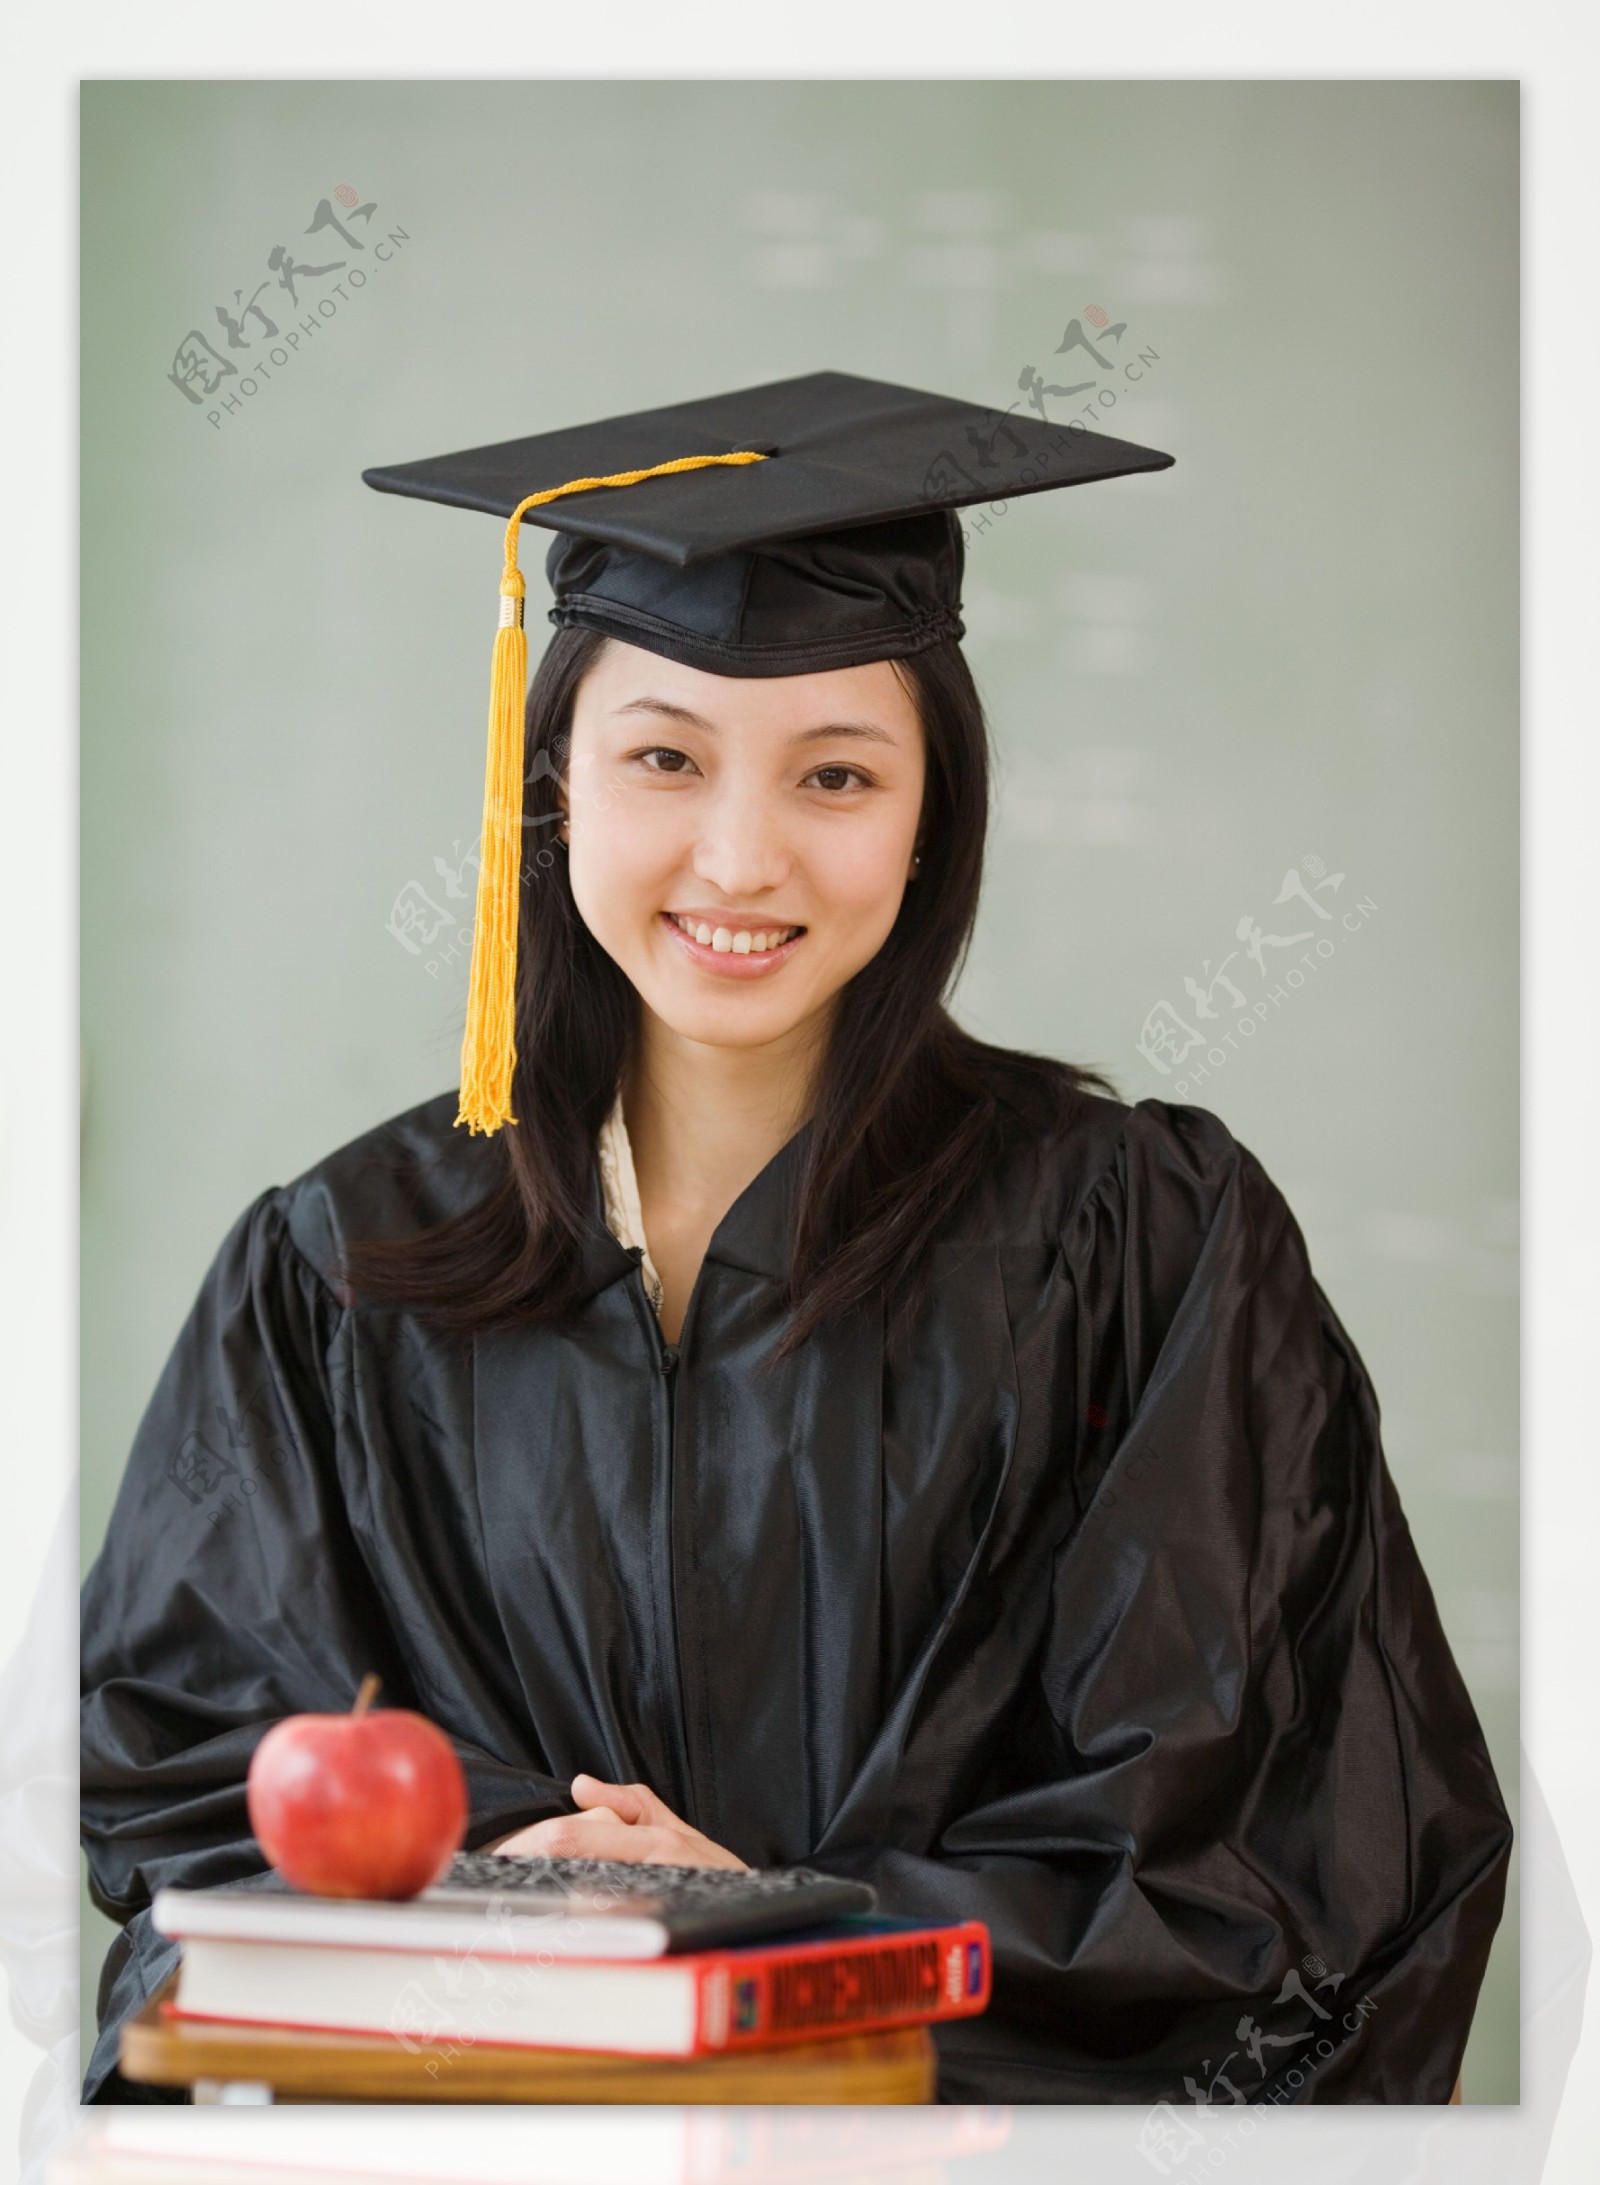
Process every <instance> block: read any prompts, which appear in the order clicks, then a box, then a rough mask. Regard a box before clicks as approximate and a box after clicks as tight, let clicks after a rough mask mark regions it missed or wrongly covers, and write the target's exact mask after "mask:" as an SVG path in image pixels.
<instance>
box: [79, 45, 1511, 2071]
mask: <svg viewBox="0 0 1600 2185" xmlns="http://www.w3.org/2000/svg"><path fill="white" fill-rule="evenodd" d="M82 156H83V169H82V233H83V266H82V344H83V349H82V399H83V461H82V480H83V510H82V541H83V638H84V649H83V661H82V747H81V748H82V886H83V897H82V1004H83V1065H84V1094H83V1180H82V1240H81V1241H82V1255H81V1266H82V1319H81V1344H82V1412H81V1416H82V1487H81V1509H82V1558H83V1567H84V1568H85V1569H86V1568H87V1566H88V1564H89V1562H90V1561H91V1560H92V1558H93V1556H94V1555H95V1554H96V1552H97V1551H98V1548H99V1545H100V1542H101V1539H102V1537H103V1533H104V1529H105V1522H106V1516H107V1513H108V1511H109V1508H110V1505H111V1502H112V1498H113V1496H114V1493H115V1490H116V1485H117V1481H118V1478H119V1476H120V1473H121V1469H122V1466H123V1463H124V1460H125V1458H126V1454H127V1450H128V1446H129V1443H130V1442H131V1439H132V1436H133V1433H134V1429H135V1427H136V1425H137V1422H138V1419H139V1416H140V1414H141V1412H142V1411H143V1409H144V1406H145V1404H146V1402H147V1401H148V1399H149V1396H150V1393H151V1391H152V1389H153V1387H154V1385H155V1381H156V1377H157V1375H158V1373H159V1371H160V1369H161V1366H162V1363H163V1361H164V1359H165V1357H166V1355H167V1352H168V1350H169V1349H170V1346H171V1344H172V1342H173V1340H174V1338H175V1337H176V1335H177V1332H178V1329H179V1326H180V1324H181V1322H182V1320H183V1318H184V1315H185V1313H186V1312H187V1310H188V1307H189V1304H190V1302H191V1300H192V1299H193V1296H194V1293H195V1290H196V1288H197V1286H198V1284H199V1282H200V1279H201V1277H202V1275H203V1274H204V1272H205V1270H206V1267H207V1266H208V1264H209V1262H210V1260H211V1258H212V1255H213V1254H214V1252H215V1251H216V1248H217V1246H218V1244H219V1243H220V1241H221V1239H222V1236H223V1234H224V1232H225V1231H226V1230H227V1228H228V1227H229V1225H230V1224H231V1223H232V1222H233V1220H234V1219H235V1218H236V1216H237V1215H238V1214H239V1213H240V1212H241V1211H242V1210H243V1208H244V1206H245V1205H246V1204H247V1203H248V1202H249V1201H250V1200H251V1199H252V1198H253V1197H254V1196H255V1195H256V1194H257V1193H258V1192H260V1191H261V1190H263V1189H264V1188H265V1187H266V1186H268V1185H269V1184H273V1183H281V1182H287V1181H288V1180H289V1179H291V1178H292V1177H294V1176H295V1175H297V1174H298V1173H299V1172H300V1171H301V1170H303V1169H304V1168H306V1167H308V1166H310V1165H311V1164H312V1163H313V1162H315V1161H316V1160H318V1159H320V1158H321V1157H322V1156H323V1155H324V1154H326V1153H328V1152H329V1151H331V1150H332V1149H333V1148H334V1147H336V1146H338V1145H340V1144H342V1143H343V1142H345V1141H346V1140H347V1139H349V1138H352V1137H354V1136H356V1135H358V1134H359V1133H361V1132H363V1131H365V1130H367V1129H369V1128H370V1127H371V1126H372V1125H373V1124H375V1123H377V1122H379V1121H381V1120H382V1119H383V1118H385V1117H386V1116H389V1115H392V1114H394V1113H396V1112H397V1111H399V1110H401V1109H403V1108H406V1107H409V1106H410V1105H412V1104H413V1103H415V1102H417V1101H419V1100H423V1099H426V1098H428V1097H430V1096H432V1095H433V1094H436V1093H438V1092H441V1091H443V1090H445V1089H447V1088H449V1087H452V1086H453V1085H454V1084H455V1082H456V1066H457V1056H458V1051H459V1045H460V1038H461V1025H462V1019H463V1013H464V1004H465V993H466V970H467V951H466V947H465V946H464V945H463V937H464V935H465V933H466V931H467V928H468V924H469V921H470V916H471V894H472V885H473V872H472V869H471V866H470V862H469V860H470V857H471V853H472V850H473V845H474V842H475V839H476V836H477V831H478V825H479V817H480V811H481V802H482V767H483V737H484V709H485V704H486V697H487V688H488V666H489V654H490V647H491V642H492V634H493V626H494V621H495V612H496V606H495V595H496V588H497V582H498V575H499V552H500V549H499V527H498V525H497V524H496V523H494V522H492V521H490V520H488V519H486V518H483V517H481V516H478V515H474V514H470V513H467V512H461V511H456V510H448V509H432V508H425V507H422V506H420V505H418V504H414V503H406V502H404V501H401V500H398V499H394V498H390V497H386V496H380V495H377V494H374V493H372V492H370V491H369V490H368V489H367V488H366V487H364V486H363V485H362V484H361V482H360V472H361V471H362V469H363V468H365V467H366V466H368V465H370V464H374V463H379V462H390V461H399V460H406V459H410V458H412V457H416V456H421V455H426V454H433V453H437V452H438V451H440V450H442V449H448V448H456V447H461V446H467V445H472V444H475V443H479V442H489V441H494V440H500V439H507V438H512V437H516V436H519V435H522V434H525V433H531V432H537V431H544V430H548V429H553V428H555V427H557V426H561V425H566V424H571V423H578V422H582V421H585V420H588V419H591V418H599V417H604V416H607V415H610V414H613V413H616V412H619V411H625V410H631V409H643V408H653V407H655V406H657V405H658V404H662V403H667V402H671V401H675V400H682V399H686V398H689V397H692V396H695V395H700V394H709V393H720V392H724V391H726V390H728V389H732V388H737V387H742V386H749V385H754V384H757V383H759V382H761V381H764V380H770V379H779V378H786V377H789V376H791V375H793V374H797V373H801V372H806V371H812V370H817V369H822V368H835V369H841V370H847V371H853V372H858V373H861V374H864V375H867V376H869V377H880V378H884V379H891V380H896V381H900V382H903V383H905V384H908V385H911V386H920V387H926V388H929V389H933V390H937V391H940V392H944V393H949V394H954V395H959V396H963V397H965V398H967V399H969V400H972V401H975V402H979V403H983V404H986V405H989V406H992V408H993V409H994V410H995V412H996V413H998V414H999V415H1003V414H1004V413H1005V412H1006V411H1007V409H1008V406H1009V407H1010V408H1012V409H1013V410H1014V411H1015V412H1016V413H1017V414H1029V415H1034V416H1037V415H1039V414H1040V412H1041V408H1042V410H1043V414H1045V415H1047V416H1048V417H1050V418H1052V419H1055V420H1058V421H1065V420H1066V419H1067V418H1069V417H1075V416H1076V417H1084V418H1086V419H1087V418H1088V417H1090V416H1091V415H1092V416H1093V417H1094V418H1095V419H1096V420H1097V421H1098V422H1099V423H1100V425H1101V428H1102V429H1103V430H1105V431H1108V432H1112V433H1116V434H1118V435H1120V436H1122V437H1125V438H1128V439H1132V440H1136V441H1141V442H1144V443H1147V444H1149V445H1152V446H1155V447H1158V448H1163V449H1166V450H1168V451H1169V452H1171V453H1172V454H1174V455H1175V456H1176V457H1177V463H1176V467H1175V468H1174V469H1172V470H1171V471H1169V472H1166V473H1163V474H1160V475H1158V476H1155V477H1149V478H1132V479H1122V480H1115V481H1111V482H1109V483H1105V484H1100V485H1097V486H1095V487H1094V488H1093V489H1092V490H1091V491H1090V492H1088V493H1071V492H1068V493H1057V494H1042V495H1038V496H1036V497H1031V498H1023V499H1021V500H1018V501H1016V502H1014V503H1011V504H1010V505H1009V506H1005V505H1002V506H999V507H996V508H995V509H993V510H975V511H972V512H970V513H969V515H968V517H967V523H968V527H969V531H970V533H971V534H972V536H971V544H970V546H969V550H968V565H967V566H968V576H967V584H966V592H965V598H966V619H967V624H968V631H969V635H968V639H967V652H968V656H969V658H970V659H971V661H972V664H973V667H974V670H975V672H976V674H977V677H978V680H979V683H980V686H981V688H982V690H983V692H984V695H985V698H986V700H987V703H988V706H989V711H990V718H991V723H992V727H993V732H994V738H995V742H996V744H997V746H998V749H999V753H1000V775H999V780H998V784H997V802H996V810H995V817H994V823H993V829H992V843H991V858H990V868H989V875H988V882H987V887H986V891H985V900H984V908H983V914H982V920H981V924H980V928H979V932H978V936H977V939H976V942H975V944H974V947H973V951H972V955H971V958H970V960H969V963H968V967H967V970H966V973H965V976H964V978H963V981H962V984H961V986H960V988H959V990H958V992H957V994H956V996H955V1008H956V1011H957V1014H958V1015H959V1016H960V1017H961V1019H962V1020H963V1021H964V1022H965V1023H966V1024H968V1025H969V1026H970V1027H971V1028H972V1029H973V1030H974V1031H977V1032H979V1033H981V1034H982V1035H983V1036H984V1037H986V1038H989V1039H995V1040H1001V1041H1004V1042H1007V1043H1010V1044H1013V1045H1018V1046H1025V1047H1030V1048H1033V1049H1035V1050H1042V1051H1046V1052H1051V1053H1054V1054H1058V1055H1062V1056H1065V1057H1069V1058H1071V1059H1073V1060H1076V1061H1081V1062H1088V1063H1092V1064H1094V1065H1096V1066H1098V1067H1101V1068H1103V1069H1106V1070H1107V1071H1108V1072H1109V1073H1110V1074H1111V1076H1112V1077H1113V1078H1114V1080H1115V1081H1116V1083H1117V1085H1118V1088H1119V1090H1120V1091H1121V1093H1122V1095H1123V1097H1124V1098H1126V1099H1128V1100H1138V1099H1142V1098H1145V1097H1147V1096H1155V1097H1159V1098H1163V1099H1169V1100H1186V1101H1190V1102H1193V1103H1195V1104H1198V1105H1200V1106H1203V1107H1207V1108H1210V1109H1212V1110H1213V1111H1214V1112H1215V1113H1217V1114H1219V1115H1220V1116H1222V1117H1223V1118H1224V1120H1225V1121H1226V1122H1227V1123H1228V1125H1229V1127H1230V1128H1231V1129H1232V1130H1233V1131H1234V1133H1235V1134H1236V1135H1237V1136H1238V1137H1239V1138H1241V1139H1242V1140H1243V1141H1244V1142H1245V1144H1247V1145H1248V1146H1250V1147H1251V1148H1252V1150H1253V1151H1254V1152H1255V1153H1256V1154H1257V1155H1258V1156H1259V1157H1260V1159H1261V1160H1262V1162H1263V1163H1264V1164H1265V1166H1266V1168H1267V1169H1268V1171H1269V1173H1270V1174H1271V1175H1272V1176H1273V1177H1274V1179H1275V1180H1276V1181H1277V1182H1278V1183H1279V1185H1280V1186H1281V1187H1282V1189H1283V1191H1284V1192H1285V1194H1286V1196H1287V1197H1288V1200H1289V1203H1290V1205H1291V1206H1292V1207H1293V1209H1294V1210H1295V1213H1296V1215H1297V1217H1298V1219H1299V1221H1300V1224H1301V1226H1302V1228H1303V1229H1304V1231H1305V1233H1306V1236H1307V1239H1308V1242H1309V1245H1310V1249H1311V1256H1312V1261H1313V1265H1314V1267H1315V1269H1316V1272H1317V1275H1318V1278H1319V1280H1320V1281H1321V1283H1322V1286H1323V1288H1324V1289H1325V1290H1326V1292H1327V1293H1328V1295H1329V1297H1330V1299H1331V1301H1332V1303H1333V1305H1334V1308H1335V1310H1336V1311H1337V1313H1338V1314H1339V1317H1340V1318H1341V1320H1342V1321H1343V1322H1344V1324H1345V1326H1346V1327H1347V1329H1348V1330H1349V1332H1350V1334H1351V1335H1352V1336H1353V1338H1354V1339H1355V1341H1356V1343H1357V1345H1358V1346H1359V1348H1360V1349H1361V1351H1362V1354H1363V1356H1364V1357H1365V1359H1366V1362H1367V1365H1368V1367H1369V1369H1370V1371H1371V1374H1372V1378H1373V1381H1374V1383H1375V1385H1376V1388H1377V1392H1378V1397H1379V1401H1380V1404H1381V1407H1382V1415H1383V1426H1384V1445H1385V1448H1386V1451H1387V1453H1388V1457H1389V1461H1390V1465H1391V1468H1392V1470H1393V1472H1394V1476H1395V1479H1396V1482H1397V1485H1398V1487H1399V1491H1400V1495H1401V1499H1402V1501H1403V1503H1404V1506H1405V1509H1406V1511H1407V1514H1408V1516H1409V1518H1410V1521H1411V1525H1412V1529H1413V1531H1414V1533H1415V1535H1416V1538H1417V1541H1418V1545H1419V1548H1420V1551H1421V1554H1422V1557H1423V1561H1424V1563H1425V1565H1426V1567H1427V1570H1428V1572H1429V1574H1430V1577H1431V1579H1432V1583H1433V1586H1434V1590H1435V1592H1436V1595H1437V1597H1438V1600H1439V1605H1440V1609H1441V1613H1442V1615H1443V1619H1444V1623H1445V1626H1446V1629H1447V1631H1448V1633H1449V1635H1450V1639H1451V1643H1452V1645H1453V1647H1454V1648H1455V1651H1456V1655H1457V1659H1458V1660H1459V1662H1460V1664H1461V1667H1462V1670H1463V1672H1464V1674H1465V1676H1466V1679H1467V1682H1468V1684H1469V1686H1470V1687H1471V1690H1472V1693H1473V1696H1474V1699H1475V1701H1476V1704H1477V1707H1478V1710H1479V1713H1480V1715H1481V1717H1482V1720H1483V1723H1484V1726H1485V1730H1486V1732H1487V1735H1488V1739H1489V1743H1490V1746H1491V1749H1492V1752H1493V1755H1494V1760H1495V1765H1496V1768H1497V1770H1498V1772H1499V1776H1500V1782H1501V1786H1502V1789H1503V1791H1504V1794H1505V1796H1506V1799H1507V1803H1508V1804H1509V1805H1510V1807H1511V1810H1512V1815H1513V1819H1514V1820H1515V1819H1517V1818H1518V1814H1517V1782H1518V1724H1517V1633H1518V1606H1517V1597H1516V1596H1517V1562H1518V1439H1517V1437H1518V1415H1519V1389H1518V1304H1517V1274H1518V1245H1517V1192H1518V1109H1517V1100H1518V1090H1517V1088H1518V1074H1517V1072H1518V1000H1519V997H1518V985H1517V959H1518V855H1517V852H1518V715H1517V695H1518V473H1517V436H1518V401H1519V388H1518V363H1517V360H1518V310H1519V305H1518V281H1519V269H1518V220H1519V210H1518V192H1517V176H1518V87H1517V85H1516V84H1515V83H1514V82H1505V83H1493V82H1470V81H1460V82H1448V83H1426V82H1420V83H1419V82H1405V83H1399V82H1396V83H1382V82H1345V83H1338V82H1332V83H1328V82H1295V83H1261V82H1250V83H1216V82H1182V83H1177V82H1175V83H1164V84H1163V83H1120V84H1119V83H1037V82H1031V83H1021V82H986V83H916V84H910V83H893V82H879V83H872V82H819V83H776V82H773V83H764V82H745V83H702V84H695V83H623V82H608V83H598V82H568V83H483V82H477V83H445V82H411V83H404V82H393V83H359V82H358V83H302V82H284V83H226V82H195V83H132V82H128V83H88V84H85V86H84V88H83V105H82ZM286 277H287V279H288V280H289V281H290V282H291V283H292V285H293V289H294V296H293V300H291V296H290V294H289V291H288V289H287V288H286V287H285V286H284V281H285V278H286ZM269 328H270V329H271V330H270V331H269ZM291 336H294V337H296V338H294V339H292V340H291V338H290V337H291ZM280 359H281V361H279V360H280ZM953 452H958V453H959V452H960V451H953ZM969 458H970V459H973V460H976V459H977V458H976V452H975V451H969ZM543 537H544V535H543V534H541V533H532V532H530V533H529V534H528V544H527V546H526V547H525V551H524V557H523V558H524V561H525V563H526V565H527V567H528V570H529V578H530V583H529V595H530V605H529V617H528V622H529V638H530V644H531V646H532V647H534V648H535V649H536V648H537V646H538V645H539V643H540V641H541V637H542V636H543V635H544V634H547V633H548V628H549V625H548V624H547V623H545V622H544V620H543V613H542V601H543V576H542V551H541V550H538V549H536V546H535V541H539V542H542V540H543ZM1296 974H1298V978H1297V977H1296ZM1274 997H1275V998H1274ZM1263 1012H1264V1013H1263ZM1247 1022H1248V1023H1251V1024H1253V1025H1254V1030H1252V1031H1247V1030H1246V1029H1245V1028H1244V1027H1245V1025H1246V1023H1247ZM1517 1920H1518V1912H1517V1898H1516V1865H1515V1863H1514V1864H1513V1873H1512V1892H1511V1896H1510V1898H1509V1900H1508V1905H1507V1912H1506V1917H1505V1919H1504V1921H1503V1923H1502V1925H1501V1929H1500V1932H1499V1936H1498V1938H1497V1941H1496V1945H1495V1952H1494V1956H1493V1959H1492V1961H1491V1965H1490V1969H1489V1975H1488V1979H1487V1982H1486V1985H1485V1989H1484V1993H1483V1998H1482V2001H1481V2003H1480V2006H1479V2011H1478V2017H1477V2021H1476V2024H1475V2027H1474V2031H1473V2036H1472V2042H1471V2045H1470V2047H1469V2049H1468V2053H1467V2061H1466V2072H1465V2097H1466V2099H1467V2101H1468V2102H1514V2101H1516V2100H1517V2098H1518V2055H1517V2000H1518V1999H1517V1957H1518V1952H1517ZM112 1933H113V1929H112V1927H111V1926H110V1924H109V1922H107V1921H106V1920H104V1919H103V1918H102V1917H101V1916H100V1915H99V1914H97V1913H96V1912H94V1910H93V1909H92V1907H91V1906H90V1905H89V1904H88V1901H87V1896H85V1899H84V1905H83V1926H82V1949H83V1988H82V2011H83V2025H84V2036H83V2038H84V2047H83V2055H84V2057H85V2058H87V2056H88V2053H89V2046H90V2043H91V2042H92V2039H93V2029H94V1998H95V1984H96V1980H97V1978H98V1971H99V1965H100V1961H101V1959H102V1957H103V1955H104V1951H105V1948H106V1945H107V1943H108V1942H109V1940H110V1937H111V1935H112Z"/></svg>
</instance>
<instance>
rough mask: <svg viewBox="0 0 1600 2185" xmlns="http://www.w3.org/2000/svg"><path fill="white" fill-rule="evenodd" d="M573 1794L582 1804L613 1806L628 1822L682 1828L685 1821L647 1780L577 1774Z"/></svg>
mask: <svg viewBox="0 0 1600 2185" xmlns="http://www.w3.org/2000/svg"><path fill="white" fill-rule="evenodd" d="M572 1796H573V1799H574V1802H575V1803H576V1804H578V1805H580V1806H584V1807H587V1808H589V1809H591V1810H592V1809H593V1808H594V1807H596V1806H609V1807H610V1808H611V1811H612V1812H613V1813H616V1814H620V1816H621V1817H622V1819H623V1820H624V1821H631V1822H633V1823H635V1824H646V1825H648V1826H650V1827H653V1828H681V1827H682V1826H683V1823H682V1822H681V1821H680V1820H679V1819H678V1816H677V1815H676V1814H675V1813H674V1812H673V1810H672V1808H671V1807H670V1806H668V1805H665V1804H663V1802H662V1801H661V1799H659V1798H658V1797H657V1796H656V1794H655V1792H654V1791H653V1790H651V1789H650V1788H649V1787H648V1785H646V1784H644V1783H604V1782H602V1781H601V1780H600V1779H599V1778H598V1777H597V1776H593V1775H575V1776H574V1777H573V1778H572Z"/></svg>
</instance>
